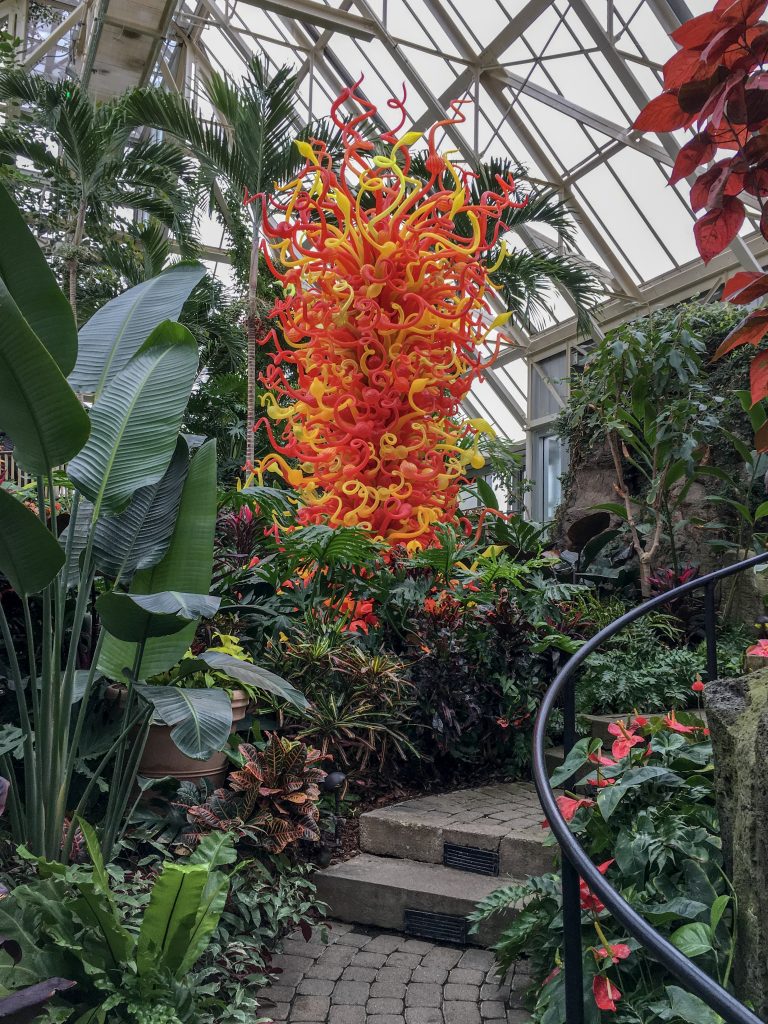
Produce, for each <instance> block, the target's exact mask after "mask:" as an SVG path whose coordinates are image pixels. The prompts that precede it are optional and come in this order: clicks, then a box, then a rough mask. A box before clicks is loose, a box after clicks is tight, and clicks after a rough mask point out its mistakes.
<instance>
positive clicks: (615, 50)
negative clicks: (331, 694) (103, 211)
mask: <svg viewBox="0 0 768 1024" xmlns="http://www.w3.org/2000/svg"><path fill="white" fill-rule="evenodd" d="M95 2H99V0H95ZM1 3H2V0H0V4H1ZM62 6H66V4H63V5H62ZM106 6H107V12H108V18H107V22H108V23H110V24H111V26H112V31H113V32H115V33H119V30H120V24H121V18H123V22H124V25H127V26H129V27H130V26H132V27H133V28H134V29H137V28H139V26H138V25H137V24H136V23H137V22H144V23H146V22H145V19H144V17H143V16H144V14H145V13H147V12H152V13H153V16H154V17H155V21H153V22H152V24H153V26H154V28H153V31H154V33H155V36H156V37H160V38H162V46H161V47H160V49H159V50H158V49H157V48H153V47H152V46H149V47H147V45H146V40H145V41H144V46H145V50H144V51H142V53H147V56H145V57H144V58H143V59H144V60H145V62H147V61H149V62H151V65H152V66H145V67H144V68H143V70H142V74H143V75H144V80H148V79H149V78H150V77H151V78H152V80H154V81H156V82H157V83H158V84H163V83H165V84H166V85H167V84H168V83H169V80H170V75H171V70H172V69H173V68H176V69H177V70H176V72H175V82H176V86H177V87H178V86H179V85H182V84H183V87H184V88H185V89H187V90H189V91H190V92H191V94H192V95H193V96H196V97H197V98H198V100H199V103H200V106H201V109H202V111H203V112H206V110H205V101H204V97H203V93H202V88H201V83H202V80H203V79H204V78H205V76H206V75H207V74H208V73H210V70H211V68H215V69H217V70H220V71H223V72H225V73H227V74H229V75H232V76H234V77H238V76H239V74H240V73H241V72H242V71H243V70H244V67H245V64H246V62H247V60H248V59H249V56H250V54H251V53H253V52H254V51H261V52H263V54H265V55H266V57H267V59H268V61H269V63H270V65H271V66H273V67H278V66H280V65H282V64H285V63H288V64H291V65H293V66H294V67H296V68H298V69H299V81H300V95H299V97H298V102H299V104H300V106H301V109H302V113H303V114H304V115H305V116H306V117H310V116H319V115H322V114H324V113H326V112H327V111H328V108H329V105H330V103H331V101H332V100H333V99H334V98H335V97H336V96H337V95H338V94H339V93H340V92H341V91H342V90H343V89H344V88H345V87H347V86H349V85H350V84H352V83H353V82H354V81H355V80H357V79H358V78H360V76H363V82H362V86H361V89H362V91H363V92H364V93H365V95H366V96H367V97H368V98H369V99H370V100H372V101H373V102H374V103H375V104H376V105H377V106H378V107H379V110H380V112H381V113H382V117H384V119H386V115H387V113H388V108H387V99H388V98H389V97H390V96H392V95H393V94H398V95H401V94H402V90H403V86H404V85H405V88H406V90H407V109H408V113H409V117H410V120H411V121H412V123H413V124H414V125H415V126H416V127H418V128H426V127H428V126H429V125H430V124H431V123H433V122H434V121H435V120H436V119H438V118H439V117H441V116H442V115H443V113H444V112H445V110H446V109H447V107H448V105H449V103H450V101H451V100H454V99H468V100H471V101H472V102H471V104H467V106H466V107H465V108H464V109H465V112H466V121H465V123H464V124H462V125H458V126H454V127H452V128H451V129H450V130H449V134H448V136H447V137H446V138H445V140H444V145H445V147H446V148H452V149H455V150H458V151H459V154H460V158H461V157H463V158H464V159H466V160H468V161H471V160H473V159H477V158H481V159H487V158H490V157H494V156H496V157H502V156H508V157H511V158H512V159H513V160H515V161H516V162H518V163H519V164H521V165H522V166H524V167H525V168H526V169H527V175H528V177H529V179H530V180H531V181H532V182H534V183H538V184H542V185H549V186H551V187H553V188H555V189H557V190H558V192H559V193H560V194H561V195H562V196H563V197H564V198H567V200H568V201H569V203H570V206H571V209H572V211H573V215H574V218H575V220H576V224H577V227H576V232H575V250H574V251H575V252H576V253H577V254H580V255H581V256H582V257H583V258H584V259H585V260H586V261H588V262H589V263H590V264H592V265H593V267H594V268H595V269H596V270H597V272H598V273H599V276H600V278H601V280H602V281H603V282H604V287H605V292H606V303H605V304H604V308H603V310H602V311H601V312H602V315H600V313H598V316H597V318H596V330H597V331H599V330H601V329H604V328H605V327H606V326H610V325H612V323H613V322H619V318H620V319H626V318H627V317H628V316H630V315H632V314H637V312H639V311H640V312H641V311H647V310H648V309H649V308H650V307H652V306H654V305H661V304H664V303H665V302H670V301H674V300H675V299H679V298H684V297H687V296H688V295H692V294H697V293H701V292H705V293H706V292H707V291H708V290H714V289H715V288H716V287H717V285H718V284H719V283H720V282H721V281H722V278H723V274H724V272H725V271H726V270H728V269H730V268H731V267H733V266H734V265H736V264H741V265H744V266H748V267H752V266H754V265H755V260H756V259H757V260H758V261H759V262H761V263H762V262H763V261H764V260H765V257H766V254H765V253H764V252H763V250H762V245H763V243H762V239H760V238H759V237H758V236H756V234H755V228H756V222H757V219H758V218H759V214H760V211H759V208H758V206H757V203H756V202H755V203H753V207H752V208H751V212H752V213H753V215H754V216H753V217H752V218H749V217H748V218H747V220H746V221H745V224H744V227H743V229H742V235H741V237H740V238H739V239H737V240H736V242H735V243H734V244H733V246H732V247H731V250H730V251H729V252H728V253H727V254H724V255H723V257H721V258H718V260H715V261H713V263H712V264H710V266H709V267H708V268H706V269H705V268H704V267H703V265H702V264H701V262H700V261H699V260H698V257H697V254H696V250H695V247H694V241H693V233H692V230H691V224H692V220H693V214H692V213H691V210H690V206H689V203H688V186H687V184H686V182H685V181H682V182H680V183H679V184H678V185H676V186H674V187H670V186H668V185H667V178H668V174H669V169H670V167H671V165H672V163H673V161H674V158H675V154H676V152H677V150H678V149H679V147H680V145H681V144H682V142H683V141H684V137H683V135H682V133H675V134H670V135H664V136H649V135H641V134H639V133H637V132H635V131H633V130H632V129H631V127H630V126H631V124H632V122H633V121H634V119H635V117H636V115H637V112H638V111H639V109H640V108H641V107H642V106H644V104H645V103H646V102H647V100H648V99H649V98H650V97H652V96H654V95H656V94H657V93H658V92H659V91H660V87H659V83H660V81H661V65H662V64H663V63H664V61H665V60H667V59H668V58H669V56H671V54H672V52H673V45H674V44H673V43H672V42H671V41H670V39H669V32H670V31H672V30H673V29H674V28H675V27H676V26H677V25H679V24H680V22H681V21H684V20H686V19H687V18H689V17H691V16H693V15H696V14H699V13H702V12H703V11H704V10H708V9H709V7H710V3H709V0H688V2H685V0H570V2H565V0H555V2H552V0H181V2H180V3H179V2H178V0H165V4H163V0H109V2H108V4H107V5H106ZM123 9H124V10H123ZM149 20H150V21H152V19H151V18H150V19H149ZM147 31H149V29H148V30H147ZM102 33H103V34H102V39H101V41H100V42H99V46H98V48H97V52H96V57H95V65H94V67H95V69H96V70H99V60H100V56H101V50H103V48H104V47H105V46H106V40H107V39H108V30H107V29H103V30H102ZM105 33H106V34H105ZM139 33H140V29H139ZM131 45H134V46H136V47H138V46H139V42H134V43H130V44H129V42H128V41H127V39H126V38H123V39H122V48H121V50H120V52H121V53H122V54H124V59H125V60H126V61H128V60H129V58H130V56H131V54H130V49H131ZM182 51H185V55H184V59H183V61H182V60H180V59H179V55H180V54H181V52H182ZM112 59H113V61H114V60H115V58H114V57H113V58H112ZM156 62H157V63H156ZM180 66H181V72H180V73H179V71H178V68H179V67H180ZM121 81H122V79H121ZM207 113H208V114H209V115H210V116H211V117H215V116H216V114H215V111H212V110H208V111H207ZM216 233H217V229H216V226H215V225H214V224H213V223H211V224H210V225H209V235H210V237H209V238H207V239H206V241H208V242H210V243H211V245H212V246H213V247H215V246H216V245H218V244H220V240H221V239H220V232H219V237H218V238H216V237H214V236H215V235H216ZM745 239H746V241H745ZM515 243H516V244H517V245H522V246H525V247H527V248H529V249H536V248H537V247H542V246H543V247H551V246H553V245H554V246H560V247H562V246H563V245H564V242H563V240H562V239H558V238H557V237H556V236H555V235H554V234H552V233H551V232H548V231H547V230H543V229H538V228H536V229H532V228H527V229H522V230H521V232H520V237H519V238H516V239H515ZM551 306H552V315H551V316H550V317H549V318H548V320H547V322H544V323H542V324H538V325H537V327H539V328H540V330H538V331H537V332H536V333H535V334H533V335H530V334H528V333H526V332H525V331H523V330H522V329H519V328H518V329H516V340H517V342H518V345H517V346H516V347H515V348H514V349H510V350H509V351H507V352H506V353H505V354H504V356H502V358H501V360H500V363H499V364H498V365H497V367H496V369H495V370H494V373H493V375H492V376H491V377H490V378H489V379H488V381H487V382H485V383H483V384H481V385H479V386H478V387H477V388H476V389H475V390H474V391H473V403H474V407H475V411H477V412H478V413H479V414H482V415H486V416H488V418H490V419H491V420H492V421H493V422H495V423H496V425H497V426H499V427H500V428H501V429H502V430H503V431H504V432H506V433H508V434H511V435H513V436H514V435H519V434H520V433H521V426H520V424H521V421H524V420H526V419H527V418H529V417H528V412H527V408H526V403H527V392H528V369H527V367H526V363H527V362H529V361H530V359H531V357H533V356H536V355H540V354H546V353H547V352H548V351H552V350H554V349H557V348H559V350H561V351H562V349H563V347H565V346H566V345H570V344H575V343H577V342H578V338H577V334H576V329H575V326H574V319H573V312H572V309H571V307H570V306H569V303H568V300H567V298H566V297H565V296H564V295H558V294H556V293H554V292H553V295H552V302H551ZM521 357H528V358H527V359H526V358H521Z"/></svg>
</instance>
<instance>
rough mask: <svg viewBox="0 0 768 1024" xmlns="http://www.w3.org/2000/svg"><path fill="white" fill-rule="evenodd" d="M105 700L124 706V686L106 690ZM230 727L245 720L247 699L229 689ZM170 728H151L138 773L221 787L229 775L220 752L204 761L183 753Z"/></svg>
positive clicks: (239, 692)
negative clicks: (168, 776)
mask: <svg viewBox="0 0 768 1024" xmlns="http://www.w3.org/2000/svg"><path fill="white" fill-rule="evenodd" d="M107 697H108V699H110V700H115V701H119V703H120V706H122V705H123V704H124V703H125V697H126V690H125V687H123V686H115V685H112V686H109V687H107ZM230 698H231V701H232V725H233V726H234V724H235V722H239V721H241V720H242V719H243V718H245V714H246V711H247V710H248V705H249V703H250V697H249V696H248V694H247V693H246V692H245V690H232V692H231V693H230ZM172 729H173V726H170V725H151V726H150V727H149V734H148V736H147V742H146V745H145V747H144V753H143V754H142V755H141V760H140V761H139V767H138V774H139V775H142V776H144V778H147V779H163V778H165V777H166V776H167V775H170V776H171V777H172V778H174V779H179V781H180V782H186V781H191V782H200V781H201V780H202V779H208V780H209V782H211V784H212V785H214V786H223V785H224V783H225V782H226V780H227V775H228V774H229V770H230V769H229V759H228V758H227V755H226V754H225V753H224V752H223V751H217V752H216V753H215V754H213V756H212V757H209V758H208V759H207V760H205V761H198V760H196V759H195V758H194V757H187V755H186V754H182V752H181V751H180V750H179V748H178V747H177V746H176V744H175V743H174V742H173V740H172V739H171V730H172Z"/></svg>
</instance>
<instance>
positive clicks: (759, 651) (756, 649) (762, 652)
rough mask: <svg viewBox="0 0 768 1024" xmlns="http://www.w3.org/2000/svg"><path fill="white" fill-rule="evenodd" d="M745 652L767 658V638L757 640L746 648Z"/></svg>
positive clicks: (756, 656)
mask: <svg viewBox="0 0 768 1024" xmlns="http://www.w3.org/2000/svg"><path fill="white" fill-rule="evenodd" d="M747 654H751V655H752V656H753V657H755V658H768V640H758V641H757V643H756V644H753V646H752V647H748V648H747Z"/></svg>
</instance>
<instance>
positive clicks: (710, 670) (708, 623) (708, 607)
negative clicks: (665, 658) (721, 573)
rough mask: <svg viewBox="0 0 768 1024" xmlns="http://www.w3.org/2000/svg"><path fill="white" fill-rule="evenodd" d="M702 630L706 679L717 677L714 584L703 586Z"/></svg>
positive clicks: (710, 679)
mask: <svg viewBox="0 0 768 1024" xmlns="http://www.w3.org/2000/svg"><path fill="white" fill-rule="evenodd" d="M704 632H705V635H706V638H707V679H708V680H709V681H710V682H711V681H712V680H713V679H717V614H716V612H715V584H714V583H712V582H710V583H707V584H706V586H705V587H704Z"/></svg>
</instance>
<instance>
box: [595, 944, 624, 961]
mask: <svg viewBox="0 0 768 1024" xmlns="http://www.w3.org/2000/svg"><path fill="white" fill-rule="evenodd" d="M609 949H610V953H609V952H608V950H607V949H606V948H605V946H601V947H600V949H596V950H595V956H596V957H597V959H598V960H604V959H605V958H606V957H610V958H611V960H612V961H613V963H615V964H617V963H618V962H619V960H626V959H627V957H629V956H630V954H631V953H632V950H631V949H630V948H629V946H628V945H627V944H626V943H625V942H617V943H616V944H615V945H611V946H609Z"/></svg>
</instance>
